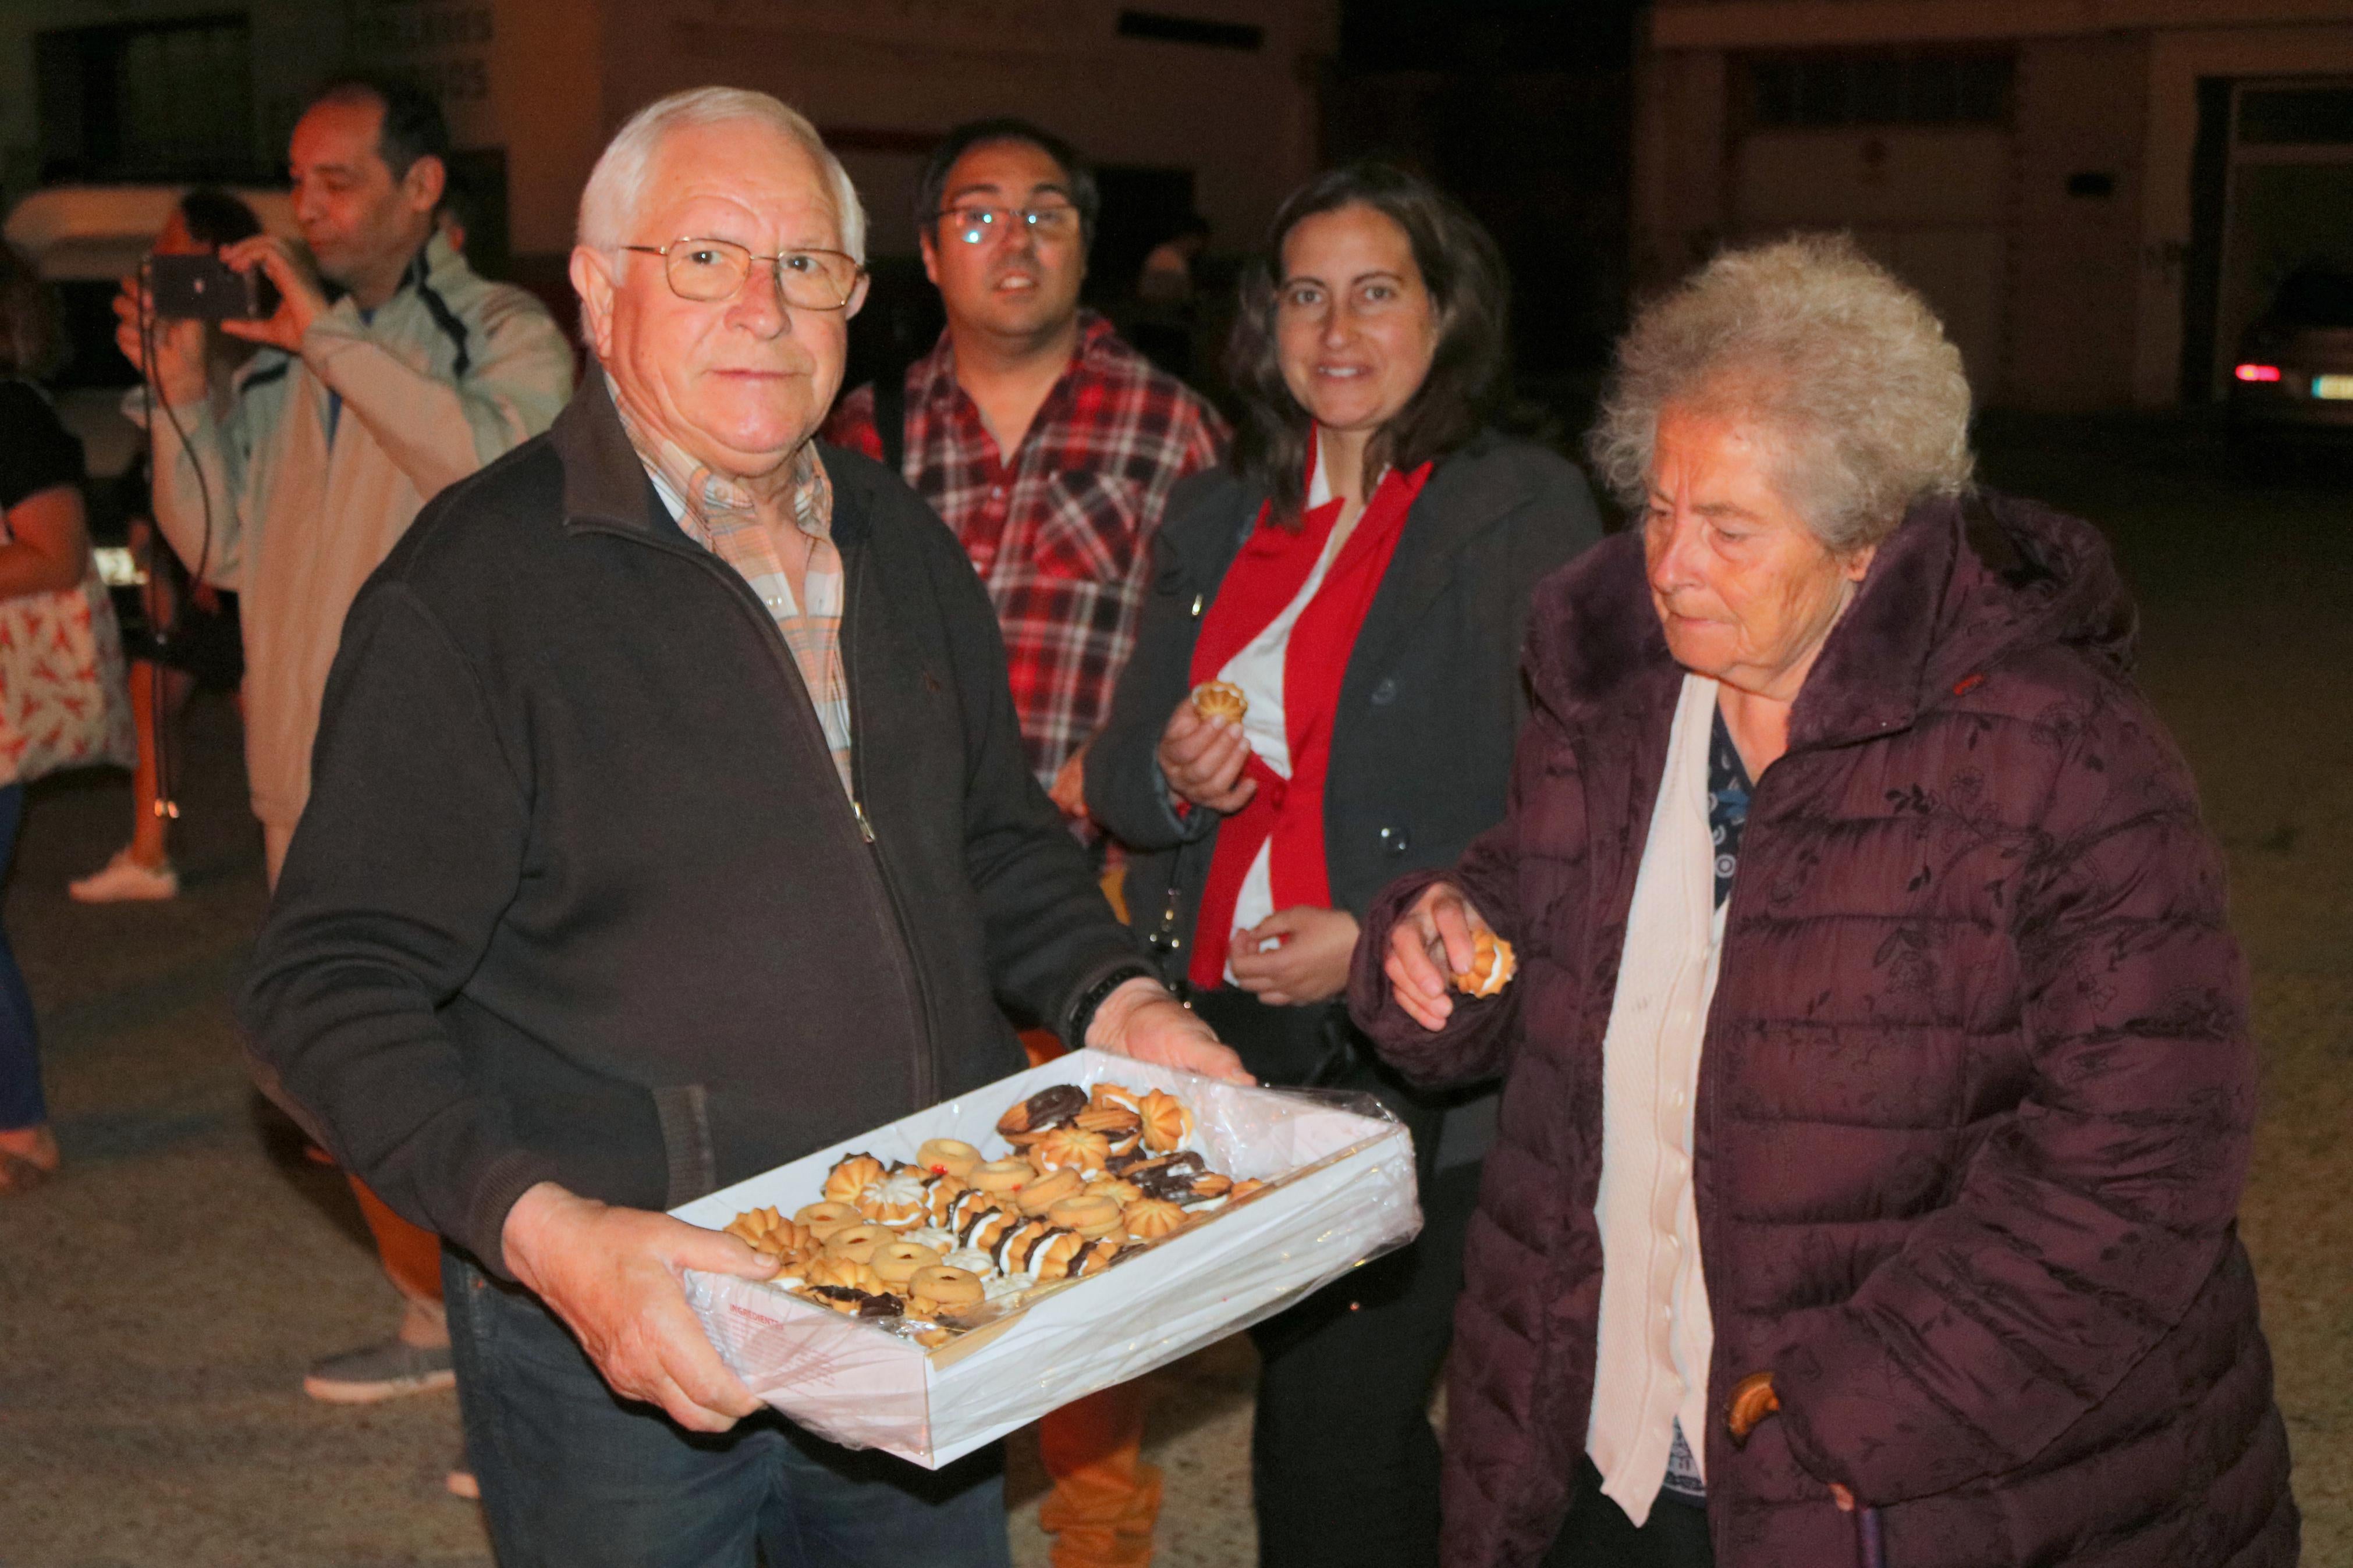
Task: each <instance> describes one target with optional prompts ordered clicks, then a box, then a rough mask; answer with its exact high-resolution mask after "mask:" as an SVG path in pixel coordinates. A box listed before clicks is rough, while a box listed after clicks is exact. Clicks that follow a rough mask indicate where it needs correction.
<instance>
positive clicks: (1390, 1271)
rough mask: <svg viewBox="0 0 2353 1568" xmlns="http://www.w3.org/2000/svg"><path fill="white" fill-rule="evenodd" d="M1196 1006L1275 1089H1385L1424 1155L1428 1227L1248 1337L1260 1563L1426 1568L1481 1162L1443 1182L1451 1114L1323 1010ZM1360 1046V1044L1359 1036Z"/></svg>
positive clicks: (1239, 997) (1199, 1002) (1229, 996)
mask: <svg viewBox="0 0 2353 1568" xmlns="http://www.w3.org/2000/svg"><path fill="white" fill-rule="evenodd" d="M1195 1006H1196V1008H1197V1009H1198V1011H1199V1012H1200V1014H1201V1015H1202V1016H1203V1017H1205V1018H1207V1019H1208V1022H1209V1023H1210V1025H1211V1026H1214V1027H1215V1028H1216V1029H1217V1030H1218V1032H1219V1035H1220V1036H1222V1037H1224V1038H1225V1039H1226V1040H1227V1041H1228V1043H1229V1044H1231V1045H1232V1046H1233V1047H1234V1048H1235V1049H1236V1050H1238V1051H1240V1053H1241V1057H1242V1060H1243V1061H1244V1062H1245V1063H1246V1064H1248V1065H1249V1067H1250V1070H1251V1071H1252V1072H1254V1073H1257V1074H1258V1075H1259V1077H1260V1078H1261V1079H1262V1080H1264V1081H1266V1082H1269V1083H1275V1084H1282V1083H1286V1082H1288V1083H1293V1084H1295V1083H1298V1082H1300V1081H1301V1080H1302V1079H1308V1080H1311V1081H1314V1082H1315V1083H1316V1084H1318V1085H1319V1086H1321V1087H1330V1088H1335V1089H1361V1090H1364V1091H1366V1092H1370V1093H1375V1094H1377V1095H1378V1096H1379V1097H1380V1098H1381V1099H1382V1100H1383V1101H1384V1103H1387V1104H1388V1105H1389V1106H1390V1108H1391V1109H1392V1110H1396V1111H1397V1112H1398V1115H1399V1116H1400V1118H1401V1119H1402V1120H1404V1121H1406V1123H1407V1125H1408V1126H1409V1128H1410V1129H1411V1130H1412V1131H1413V1134H1414V1143H1415V1147H1416V1149H1417V1150H1418V1151H1419V1152H1420V1153H1421V1158H1422V1170H1421V1173H1420V1174H1421V1209H1422V1230H1421V1234H1420V1236H1419V1237H1417V1238H1416V1239H1415V1241H1414V1242H1413V1243H1412V1245H1410V1246H1409V1247H1402V1248H1400V1249H1398V1251H1396V1252H1392V1253H1389V1254H1388V1255H1386V1256H1385V1257H1382V1258H1376V1259H1374V1260H1373V1261H1372V1262H1370V1263H1368V1264H1366V1265H1365V1266H1364V1267H1363V1268H1359V1269H1356V1271H1355V1272H1353V1273H1351V1274H1349V1275H1347V1276H1346V1277H1345V1278H1344V1279H1339V1280H1336V1281H1335V1282H1334V1283H1332V1284H1330V1285H1327V1286H1325V1287H1324V1289H1322V1290H1320V1291H1318V1292H1317V1293H1316V1294H1315V1295H1314V1296H1312V1297H1310V1298H1308V1299H1307V1300H1304V1301H1302V1302H1300V1303H1299V1304H1298V1305H1296V1306H1294V1307H1292V1308H1290V1309H1289V1310H1286V1311H1283V1312H1282V1313H1280V1314H1278V1315H1276V1316H1275V1317H1272V1318H1270V1319H1268V1320H1267V1321H1265V1322H1263V1323H1261V1324H1260V1325H1259V1326H1258V1327H1256V1328H1255V1329H1252V1330H1251V1331H1250V1338H1251V1339H1252V1340H1253V1341H1254V1342H1256V1343H1257V1345H1258V1352H1259V1359H1260V1363H1261V1372H1260V1374H1259V1387H1258V1412H1257V1417H1256V1422H1255V1424H1254V1426H1253V1427H1252V1430H1251V1434H1250V1485H1251V1493H1252V1500H1253V1504H1254V1507H1255V1511H1256V1513H1257V1516H1258V1539H1259V1562H1260V1563H1261V1568H1321V1565H1323V1564H1326V1563H1330V1564H1335V1565H1344V1568H1431V1565H1432V1564H1434V1563H1437V1561H1438V1472H1439V1449H1438V1438H1437V1435H1436V1434H1435V1433H1433V1432H1432V1431H1431V1430H1430V1419H1429V1415H1428V1406H1429V1403H1430V1385H1431V1380H1432V1379H1433V1378H1434V1377H1435V1376H1436V1375H1437V1373H1438V1368H1439V1365H1440V1363H1442V1362H1443V1361H1444V1360H1445V1359H1446V1348H1447V1345H1448V1343H1449V1342H1451V1339H1452V1336H1453V1331H1454V1299H1455V1297H1456V1296H1457V1295H1458V1294H1460V1293H1461V1289H1462V1243H1463V1237H1464V1234H1465V1232H1466V1231H1467V1230H1468V1228H1469V1226H1470V1223H1471V1212H1472V1209H1473V1208H1475V1207H1476V1206H1477V1204H1478V1197H1479V1167H1478V1166H1476V1165H1464V1166H1458V1167H1456V1168H1454V1169H1452V1170H1450V1171H1447V1172H1444V1173H1436V1174H1433V1173H1431V1171H1430V1163H1431V1158H1430V1157H1431V1154H1432V1153H1433V1152H1434V1151H1435V1149H1436V1145H1437V1133H1438V1125H1439V1121H1440V1118H1441V1116H1442V1114H1443V1110H1442V1107H1441V1106H1440V1105H1439V1104H1438V1103H1437V1102H1436V1101H1433V1100H1428V1099H1426V1098H1423V1097H1419V1096H1415V1095H1412V1094H1410V1093H1409V1091H1406V1090H1405V1089H1403V1087H1402V1086H1401V1085H1399V1084H1398V1083H1396V1082H1395V1081H1394V1080H1393V1079H1389V1078H1388V1077H1387V1076H1386V1075H1385V1074H1384V1073H1383V1072H1382V1070H1381V1069H1379V1068H1377V1067H1376V1066H1375V1065H1374V1064H1373V1063H1372V1061H1371V1060H1370V1058H1369V1057H1368V1056H1366V1055H1365V1054H1362V1053H1361V1052H1356V1053H1355V1054H1350V1050H1349V1047H1347V1046H1346V1040H1345V1032H1346V1025H1345V1020H1344V1019H1342V1018H1340V1017H1339V1016H1337V1015H1336V1014H1335V1013H1334V1012H1332V1011H1331V1010H1329V1009H1326V1008H1324V1007H1280V1008H1278V1007H1267V1006H1264V1005H1261V1004H1260V1003H1259V1002H1258V1001H1257V1000H1256V999H1255V998H1251V997H1250V996H1249V995H1248V994H1244V993H1236V992H1231V991H1221V992H1214V993H1210V994H1206V995H1202V996H1198V997H1196V998H1195ZM1359 1044H1361V1042H1359Z"/></svg>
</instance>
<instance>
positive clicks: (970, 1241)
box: [956, 1208, 1021, 1252]
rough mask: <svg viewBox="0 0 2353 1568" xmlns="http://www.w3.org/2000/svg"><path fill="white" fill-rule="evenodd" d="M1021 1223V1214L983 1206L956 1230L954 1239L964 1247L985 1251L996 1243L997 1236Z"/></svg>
mask: <svg viewBox="0 0 2353 1568" xmlns="http://www.w3.org/2000/svg"><path fill="white" fill-rule="evenodd" d="M1020 1223H1021V1216H1020V1215H1018V1214H1016V1213H1014V1212H1013V1211H1012V1210H1011V1209H1001V1208H985V1209H981V1210H979V1211H977V1212H976V1214H975V1215H973V1217H972V1218H970V1219H968V1220H966V1221H965V1223H964V1226H963V1228H962V1229H960V1230H958V1231H957V1232H956V1239H957V1240H958V1241H960V1242H962V1243H963V1244H964V1245H965V1246H966V1247H978V1248H980V1249H981V1250H982V1251H984V1252H986V1251H987V1250H988V1249H989V1248H990V1247H995V1246H996V1245H997V1238H998V1237H1002V1236H1003V1235H1004V1234H1005V1233H1006V1232H1007V1231H1008V1230H1011V1229H1012V1228H1013V1227H1014V1226H1018V1225H1019V1224H1020Z"/></svg>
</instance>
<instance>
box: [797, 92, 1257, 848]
mask: <svg viewBox="0 0 2353 1568" xmlns="http://www.w3.org/2000/svg"><path fill="white" fill-rule="evenodd" d="M1096 203H1097V197H1096V191H1095V181H1094V174H1093V171H1092V169H1090V168H1089V167H1088V165H1087V163H1086V162H1085V160H1084V159H1082V157H1080V156H1079V154H1078V153H1076V151H1074V150H1073V149H1072V148H1071V147H1070V146H1069V145H1068V144H1067V143H1066V142H1062V141H1061V140H1060V138H1059V137H1056V136H1054V135H1052V134H1051V133H1050V132H1046V131H1043V130H1040V129H1039V128H1038V127H1037V126H1034V125H1031V124H1029V123H1028V122H1026V121H1018V120H989V121H976V122H975V123H973V124H970V125H964V126H959V127H957V128H956V129H955V130H954V131H952V132H949V133H948V136H947V140H946V141H944V142H942V143H941V144H940V146H939V147H938V148H937V149H935V150H934V153H932V157H931V160H930V162H929V163H928V164H926V166H925V168H924V171H923V179H922V180H921V181H920V182H919V183H918V185H917V189H916V193H915V228H916V232H917V233H918V234H919V235H920V236H921V237H922V245H923V270H924V271H925V272H926V273H928V274H929V275H930V277H931V279H932V281H933V282H934V284H935V285H937V286H938V288H939V290H940V300H941V302H942V304H943V305H944V306H945V308H946V312H947V330H946V331H944V332H942V333H941V334H940V341H939V342H938V344H937V345H936V346H935V347H934V349H933V350H932V352H931V353H928V354H926V355H925V356H923V358H922V359H920V360H918V361H916V362H915V363H914V364H913V365H911V366H910V367H908V371H907V376H906V384H905V386H904V388H903V389H901V390H899V392H898V395H892V389H884V390H883V391H882V392H881V394H880V395H878V389H877V388H875V387H874V386H871V385H868V386H863V387H860V388H859V389H858V390H857V391H855V392H853V393H851V394H850V395H849V396H847V397H845V398H844V399H843V400H842V402H841V405H840V406H839V408H838V409H837V410H836V411H835V413H834V416H833V418H832V420H831V421H830V422H829V423H828V426H827V428H826V437H827V439H828V440H831V441H834V442H836V443H838V444H839V445H842V446H846V447H855V448H857V449H858V450H860V451H863V452H865V453H866V454H867V455H868V456H870V457H873V458H881V459H882V460H884V461H894V460H895V462H896V465H897V467H898V468H899V469H900V471H901V472H902V473H903V474H904V475H905V476H906V479H907V482H908V483H909V484H911V485H913V487H914V488H915V490H916V492H917V493H918V494H920V495H921V496H922V497H923V499H924V500H928V501H930V502H931V503H932V505H933V507H934V509H935V510H937V511H938V512H939V514H940V516H941V517H942V518H944V519H945V520H946V521H947V525H948V526H949V527H950V528H952V529H954V530H955V534H956V537H957V538H958V539H959V540H961V541H962V542H963V543H964V547H965V553H966V554H967V555H969V556H970V557H971V558H972V564H973V569H974V570H975V571H976V572H978V573H979V574H980V576H981V580H982V581H983V582H984V583H986V584H987V585H988V593H989V596H990V598H991V599H992V600H994V601H995V602H996V605H997V624H998V625H999V626H1002V627H1003V628H1004V631H1005V651H1006V656H1007V658H1008V663H1009V665H1010V669H1011V675H1012V680H1013V706H1014V709H1015V710H1016V711H1017V712H1018V714H1019V715H1020V720H1021V738H1022V741H1023V742H1024V743H1025V744H1026V745H1027V746H1028V748H1029V765H1030V767H1031V768H1032V770H1034V771H1035V772H1036V773H1037V774H1038V780H1039V783H1040V784H1045V785H1046V786H1047V788H1048V790H1049V791H1050V793H1051V794H1052V795H1053V797H1054V800H1055V803H1056V804H1057V805H1060V807H1061V808H1062V810H1063V811H1064V813H1065V814H1067V815H1068V816H1071V819H1072V822H1073V827H1074V829H1075V830H1076V831H1078V832H1079V833H1080V834H1081V836H1082V837H1087V838H1089V839H1090V840H1091V839H1092V831H1091V830H1090V829H1089V828H1087V826H1085V823H1084V812H1085V808H1084V805H1082V800H1083V791H1082V788H1081V786H1080V770H1081V768H1082V765H1083V763H1084V757H1085V752H1086V745H1087V742H1088V741H1089V740H1091V739H1092V737H1093V735H1094V732H1095V731H1096V729H1097V728H1098V727H1099V726H1101V724H1102V723H1103V720H1104V719H1105V718H1106V717H1107V716H1108V715H1109V714H1110V712H1111V699H1112V689H1113V685H1114V684H1115V683H1116V682H1117V680H1118V679H1119V672H1120V667H1121V666H1122V665H1124V663H1126V661H1127V655H1128V650H1129V648H1130V647H1132V646H1133V645H1134V640H1135V618H1136V613H1137V610H1138V607H1139V606H1140V605H1142V604H1143V601H1144V591H1145V575H1146V574H1147V573H1148V571H1149V570H1150V562H1151V554H1152V534H1153V531H1155V529H1157V528H1158V527H1159V525H1160V510H1161V508H1162V506H1163V505H1164V504H1165V503H1166V500H1167V499H1168V491H1169V489H1170V487H1171V486H1173V485H1175V484H1176V481H1177V480H1178V479H1182V478H1184V477H1185V476H1186V475H1187V474H1189V473H1191V472H1193V471H1194V470H1195V469H1197V468H1208V467H1210V466H1211V465H1213V464H1215V463H1217V462H1218V461H1219V460H1220V459H1221V458H1223V457H1224V455H1225V448H1226V439H1227V430H1226V426H1225V422H1224V421H1223V420H1221V419H1219V417H1218V416H1217V413H1216V411H1215V410H1213V409H1211V408H1210V407H1209V405H1208V404H1207V403H1204V402H1203V401H1202V400H1201V399H1200V398H1199V397H1198V396H1196V395H1194V394H1193V393H1192V392H1190V391H1188V390H1187V389H1186V387H1185V386H1184V385H1183V384H1181V383H1179V382H1177V381H1176V379H1175V378H1174V377H1172V376H1169V375H1167V374H1164V373H1163V372H1161V371H1159V370H1157V369H1155V367H1154V366H1153V365H1152V364H1151V363H1150V362H1148V361H1146V360H1145V358H1144V356H1143V355H1141V354H1139V353H1136V352H1135V350H1134V349H1133V348H1130V347H1129V346H1128V345H1127V344H1126V343H1125V342H1123V341H1121V339H1120V336H1119V334H1118V333H1117V332H1115V331H1113V330H1112V325H1111V323H1110V322H1109V321H1104V320H1103V318H1102V317H1101V316H1098V315H1095V314H1094V313H1093V312H1092V311H1087V310H1080V309H1079V285H1080V283H1081V281H1082V280H1083V279H1084V278H1085V277H1086V258H1087V246H1088V242H1089V241H1090V240H1091V239H1092V237H1093V234H1094V225H1095V213H1096ZM878 407H879V412H880V414H881V420H882V423H883V424H885V425H891V426H897V427H898V428H897V429H896V430H895V431H893V432H892V434H894V435H897V436H899V437H901V439H900V440H898V441H892V440H886V439H885V437H884V433H883V431H882V430H881V429H880V428H878V426H877V414H878Z"/></svg>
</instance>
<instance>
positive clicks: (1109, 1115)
mask: <svg viewBox="0 0 2353 1568" xmlns="http://www.w3.org/2000/svg"><path fill="white" fill-rule="evenodd" d="M1071 1126H1073V1127H1076V1128H1079V1129H1080V1130H1082V1131H1087V1132H1100V1133H1101V1134H1103V1142H1104V1144H1105V1145H1106V1146H1107V1147H1109V1149H1110V1150H1111V1152H1113V1153H1114V1154H1132V1153H1134V1152H1135V1146H1136V1145H1137V1144H1139V1143H1141V1142H1144V1118H1143V1117H1141V1116H1138V1115H1137V1114H1136V1113H1135V1112H1134V1111H1133V1110H1126V1109H1124V1107H1121V1106H1116V1105H1102V1106H1097V1107H1096V1108H1095V1109H1094V1110H1083V1111H1081V1112H1080V1113H1079V1115H1078V1116H1077V1118H1076V1119H1075V1120H1073V1121H1071Z"/></svg>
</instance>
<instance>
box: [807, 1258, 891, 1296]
mask: <svg viewBox="0 0 2353 1568" xmlns="http://www.w3.org/2000/svg"><path fill="white" fill-rule="evenodd" d="M802 1278H803V1279H807V1281H808V1282H809V1284H810V1285H812V1286H823V1285H834V1286H839V1287H840V1288H841V1289H845V1290H863V1291H865V1292H866V1293H867V1294H868V1295H870V1296H879V1295H881V1293H882V1279H881V1276H880V1275H878V1274H876V1273H875V1272H874V1269H873V1268H872V1266H871V1265H870V1264H868V1263H866V1262H864V1261H863V1260H861V1259H859V1258H844V1257H841V1256H839V1255H838V1254H835V1253H830V1252H828V1253H824V1254H821V1255H819V1256H818V1258H816V1259H814V1260H813V1261H812V1262H811V1263H810V1264H809V1266H808V1271H807V1273H806V1274H804V1275H803V1276H802Z"/></svg>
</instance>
